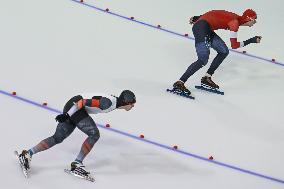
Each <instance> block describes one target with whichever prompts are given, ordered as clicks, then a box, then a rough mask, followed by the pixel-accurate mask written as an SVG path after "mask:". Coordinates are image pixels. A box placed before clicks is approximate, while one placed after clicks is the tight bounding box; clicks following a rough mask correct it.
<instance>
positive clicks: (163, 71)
mask: <svg viewBox="0 0 284 189" xmlns="http://www.w3.org/2000/svg"><path fill="white" fill-rule="evenodd" d="M78 1H79V0H78ZM85 3H86V4H81V3H76V2H74V1H71V0H48V1H44V0H24V1H23V0H6V1H5V0H1V1H0V23H1V26H0V65H1V69H0V90H1V91H2V92H1V93H0V111H1V132H0V150H1V155H0V158H1V159H0V160H1V161H0V167H1V169H2V170H1V173H0V178H1V186H2V187H1V188H35V189H39V188H40V189H51V188H52V189H57V188H58V189H59V188H63V187H64V188H68V189H75V188H76V189H78V188H84V189H87V188H96V189H98V188H102V189H112V188H133V189H134V188H135V189H146V188H161V189H173V188H176V189H188V188H194V189H204V188H211V189H213V188H214V189H215V188H216V189H228V188H230V189H240V188H242V189H280V188H284V164H283V160H284V128H283V125H284V118H283V107H284V100H283V98H284V85H283V82H284V66H281V65H277V64H274V63H272V62H269V61H264V60H260V59H257V58H251V57H248V56H245V55H242V54H238V53H234V52H231V53H230V55H229V56H228V57H227V59H226V60H225V61H224V63H223V64H222V65H221V67H220V68H219V69H218V71H217V72H216V74H215V75H214V78H213V79H214V81H216V82H217V83H218V84H219V85H220V86H221V87H222V89H223V90H224V91H225V95H224V96H221V95H216V94H210V93H207V92H202V91H198V90H196V89H194V85H196V84H199V83H200V78H201V77H202V76H203V75H204V73H205V72H206V71H207V68H208V65H209V64H210V62H209V64H208V65H207V66H206V67H205V68H203V69H201V70H200V71H199V72H197V73H196V74H195V75H194V76H193V77H191V78H190V79H189V80H188V82H187V83H186V85H187V86H188V87H189V88H190V90H191V91H192V92H193V95H194V96H195V97H196V100H189V99H186V98H182V97H178V96H174V95H172V94H169V93H167V92H165V90H166V88H168V87H170V86H171V85H172V84H173V82H175V81H176V80H177V79H179V77H180V76H181V74H182V73H183V72H184V71H185V70H186V68H187V67H188V66H189V65H190V64H191V63H192V62H194V61H195V60H196V53H195V48H194V41H192V40H190V39H188V38H185V37H181V36H177V35H175V34H172V33H168V32H165V31H163V30H159V29H155V28H151V27H148V26H146V25H143V24H139V23H136V22H133V21H130V20H127V19H123V18H120V17H117V16H114V15H112V14H109V13H105V12H102V11H99V10H96V9H94V8H92V7H90V6H86V5H87V4H88V5H92V6H95V7H99V8H102V9H106V8H109V10H110V12H114V13H117V14H120V15H124V16H126V17H131V16H133V17H135V19H137V20H139V21H141V22H143V23H148V24H151V25H154V26H156V25H158V24H160V25H161V26H162V28H165V29H167V30H170V31H174V32H177V33H180V34H185V33H188V34H189V36H192V31H191V26H190V25H189V24H188V19H189V17H190V16H193V15H199V14H202V13H203V12H206V11H208V10H211V9H226V10H230V11H233V12H236V13H239V14H241V13H242V12H243V10H245V9H246V8H253V9H254V10H256V12H257V13H258V23H257V24H256V25H255V26H254V27H253V28H248V27H241V28H240V31H239V40H245V39H247V38H250V37H253V36H255V35H261V36H262V37H263V40H262V42H261V43H260V44H254V45H250V46H247V47H245V48H243V49H239V50H240V51H243V50H245V51H247V52H248V53H250V54H253V55H256V56H260V57H263V58H267V59H272V58H275V59H276V61H277V62H279V63H280V64H282V63H284V54H283V48H282V44H283V34H282V33H283V29H284V24H283V23H284V22H283V17H284V3H283V2H282V1H281V0H271V1H259V0H251V1H249V2H247V1H245V0H239V1H233V0H222V1H218V0H216V1H210V2H207V1H198V2H197V1H190V0H176V1H169V0H155V1H153V0H152V1H151V0H143V1H138V0H113V1H107V0H100V1H99V0H85ZM217 33H218V34H219V35H220V36H221V37H222V38H223V39H224V40H225V41H226V42H227V44H228V45H229V33H228V31H217ZM215 55H216V53H215V52H214V50H211V55H210V60H209V61H212V59H213V58H214V57H215ZM124 89H131V90H133V91H134V92H135V93H136V95H137V103H136V105H135V107H134V109H133V110H131V111H129V112H125V111H123V110H116V111H113V112H111V113H109V114H98V115H95V116H93V118H94V120H95V121H96V123H97V124H98V125H104V124H106V123H110V124H111V127H112V128H114V129H117V130H119V131H123V132H126V133H129V134H132V135H134V136H139V135H140V134H143V135H145V139H147V140H150V141H154V142H157V143H159V144H162V145H166V146H169V147H172V146H174V145H178V147H179V149H180V150H181V151H184V152H188V153H191V154H194V155H197V156H200V157H203V158H205V160H202V159H198V158H194V157H192V156H190V155H186V154H181V153H178V152H177V151H173V150H168V149H165V148H162V147H159V146H158V145H153V144H150V143H147V142H143V141H142V140H136V139H134V138H131V137H127V136H125V135H121V134H119V133H116V132H112V131H111V130H108V129H102V128H100V132H101V138H100V140H99V141H98V143H97V144H96V145H95V146H94V148H93V150H92V151H91V153H90V154H89V155H88V156H87V158H86V159H85V162H84V163H85V165H86V167H87V168H88V169H89V170H90V171H92V172H94V175H95V178H96V182H95V183H90V182H86V181H84V180H80V179H77V178H74V177H71V176H69V175H67V174H65V173H64V171H63V169H64V168H65V167H66V166H68V165H69V163H70V162H71V161H73V160H74V159H75V157H76V156H77V153H78V152H79V150H80V148H81V144H82V142H83V141H84V139H85V138H86V136H85V135H84V134H83V133H81V132H80V131H78V130H75V132H74V133H73V134H72V135H71V136H70V137H69V138H67V139H66V140H65V141H64V142H63V143H62V144H60V145H57V146H55V147H54V148H52V149H50V150H48V151H45V152H42V153H39V154H36V155H35V156H34V157H33V160H32V171H31V177H30V178H29V179H28V180H27V179H25V178H24V177H23V174H22V173H21V172H20V169H19V167H18V165H17V164H16V160H15V158H14V156H13V151H14V150H15V149H17V150H22V149H23V148H25V149H29V148H30V147H33V146H34V145H36V144H37V143H38V142H39V141H40V140H42V139H44V138H46V137H48V136H50V135H52V134H53V133H54V131H55V128H56V122H55V120H54V118H55V116H56V115H57V114H56V113H55V112H52V111H50V110H47V109H44V108H41V107H37V106H34V105H32V104H31V103H26V102H23V101H21V100H18V99H17V98H13V97H12V98H11V97H10V96H7V95H4V94H3V91H6V92H8V93H12V92H13V91H16V92H17V96H19V97H23V98H26V99H29V100H31V101H33V102H38V103H40V104H41V103H43V102H47V103H48V107H51V108H54V109H56V110H61V109H62V107H63V105H64V104H65V102H66V100H68V99H69V98H70V97H72V96H74V95H77V94H84V93H92V92H94V93H95V92H103V93H107V94H115V95H119V93H120V92H121V91H122V90H124ZM209 156H213V157H214V161H216V162H219V163H220V164H222V163H224V164H225V166H224V165H223V166H222V165H220V164H216V163H214V162H212V161H207V160H206V159H207V158H208V157H209ZM226 165H228V166H226ZM229 166H234V167H235V168H230V167H229ZM237 169H240V170H237ZM244 170H247V171H251V172H249V173H247V172H244ZM256 174H261V175H264V176H265V177H262V176H257V175H256ZM277 179H278V180H277Z"/></svg>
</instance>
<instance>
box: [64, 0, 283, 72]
mask: <svg viewBox="0 0 284 189" xmlns="http://www.w3.org/2000/svg"><path fill="white" fill-rule="evenodd" d="M70 1H73V2H76V3H79V4H81V5H84V6H87V7H90V8H92V9H96V10H99V11H101V12H104V13H108V14H110V15H113V16H116V17H119V18H123V19H126V20H129V21H132V22H136V23H138V24H142V25H144V26H148V27H151V28H154V29H158V30H161V31H164V32H167V33H170V34H173V35H176V36H180V37H183V38H186V39H190V40H194V38H193V37H190V36H185V35H184V34H180V33H177V32H174V31H171V30H167V29H164V28H158V27H157V26H154V25H151V24H148V23H145V22H142V21H138V20H135V19H133V20H132V19H131V18H129V17H126V16H123V15H120V14H117V13H114V12H111V11H106V10H104V9H102V8H99V7H96V6H94V5H90V4H87V3H85V2H80V1H78V0H70ZM229 50H230V51H232V52H235V53H238V54H241V55H244V56H248V57H251V58H255V59H259V60H262V61H266V62H269V63H273V64H276V65H279V66H283V67H284V63H281V62H278V61H272V59H268V58H263V57H260V56H256V55H252V54H248V53H243V52H241V51H237V50H235V49H229Z"/></svg>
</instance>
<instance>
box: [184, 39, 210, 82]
mask: <svg viewBox="0 0 284 189" xmlns="http://www.w3.org/2000/svg"><path fill="white" fill-rule="evenodd" d="M195 48H196V53H197V56H198V60H197V61H196V62H194V63H192V64H191V65H190V66H189V67H188V68H187V70H186V71H185V73H184V74H183V75H182V76H181V78H180V80H181V81H183V82H184V83H185V82H186V81H187V80H188V78H189V77H190V76H192V75H193V74H194V73H195V72H197V71H198V70H199V69H200V68H202V67H203V66H205V65H206V64H207V62H208V59H209V55H210V50H209V48H210V47H208V46H207V45H206V43H205V42H200V43H197V44H195Z"/></svg>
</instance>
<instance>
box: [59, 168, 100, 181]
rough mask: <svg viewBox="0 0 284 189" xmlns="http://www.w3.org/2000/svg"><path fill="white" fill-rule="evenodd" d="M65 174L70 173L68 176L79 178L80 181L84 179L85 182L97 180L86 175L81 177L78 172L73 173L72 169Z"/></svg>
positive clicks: (65, 170) (66, 170)
mask: <svg viewBox="0 0 284 189" xmlns="http://www.w3.org/2000/svg"><path fill="white" fill-rule="evenodd" d="M64 172H65V173H68V174H70V175H73V176H75V177H78V178H80V179H84V180H87V181H90V182H95V178H93V177H92V176H90V175H88V176H86V175H81V174H79V173H76V172H73V171H71V170H70V169H64Z"/></svg>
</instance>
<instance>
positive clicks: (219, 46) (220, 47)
mask: <svg viewBox="0 0 284 189" xmlns="http://www.w3.org/2000/svg"><path fill="white" fill-rule="evenodd" d="M211 47H212V48H213V49H214V50H216V51H217V53H218V54H217V56H216V57H215V58H214V60H213V62H212V64H211V66H210V67H209V69H208V71H207V74H209V75H208V76H209V77H210V76H212V75H213V74H214V72H215V71H216V69H217V68H218V67H219V66H220V64H221V63H222V62H223V60H224V59H225V58H226V57H227V56H228V54H229V49H228V47H227V45H226V44H225V42H224V41H223V40H222V39H221V38H220V37H219V36H218V35H217V34H215V35H214V37H213V39H212V44H211Z"/></svg>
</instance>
